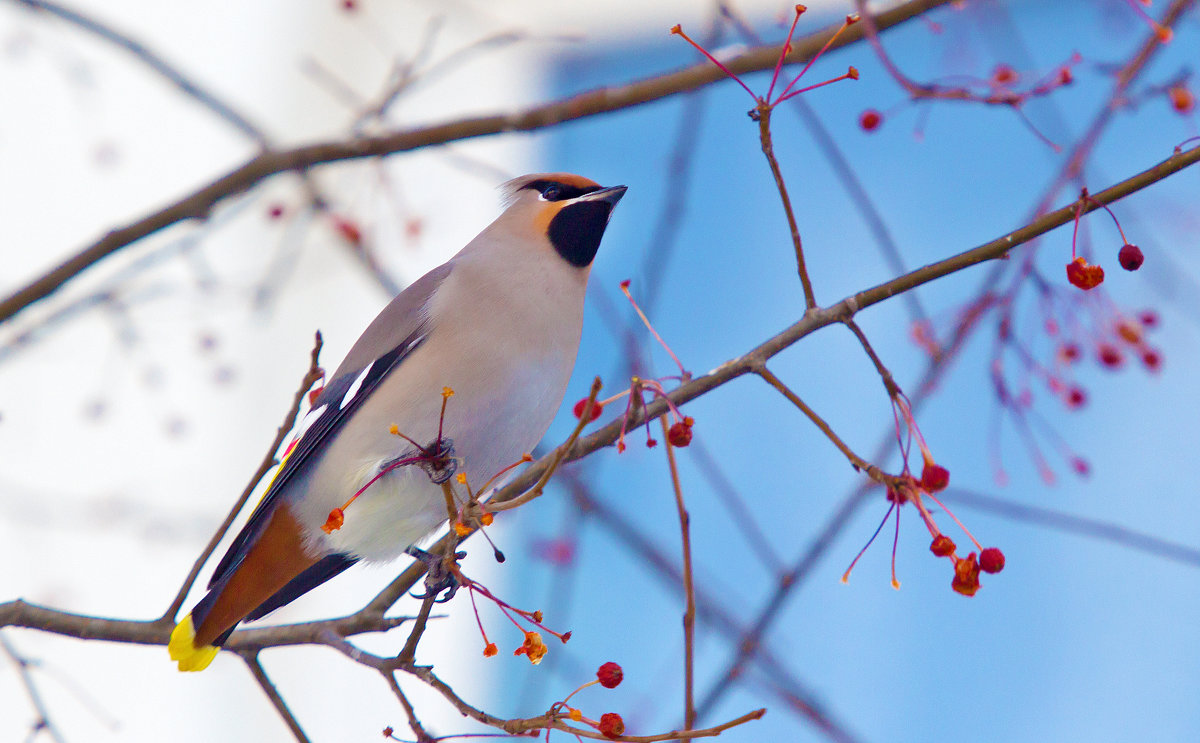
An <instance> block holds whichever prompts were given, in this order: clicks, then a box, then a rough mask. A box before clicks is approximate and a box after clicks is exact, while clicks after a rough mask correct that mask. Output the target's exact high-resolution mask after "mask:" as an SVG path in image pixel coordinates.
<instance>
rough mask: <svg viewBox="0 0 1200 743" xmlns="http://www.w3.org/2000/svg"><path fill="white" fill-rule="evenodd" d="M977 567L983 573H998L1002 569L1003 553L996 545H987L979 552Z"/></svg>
mask: <svg viewBox="0 0 1200 743" xmlns="http://www.w3.org/2000/svg"><path fill="white" fill-rule="evenodd" d="M979 569H980V570H982V571H983V572H985V573H999V572H1000V571H1001V570H1003V569H1004V553H1003V552H1001V551H1000V550H999V549H998V548H996V547H988V548H987V549H985V550H984V551H983V552H980V553H979Z"/></svg>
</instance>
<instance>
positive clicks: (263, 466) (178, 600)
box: [162, 330, 324, 621]
mask: <svg viewBox="0 0 1200 743" xmlns="http://www.w3.org/2000/svg"><path fill="white" fill-rule="evenodd" d="M322 345H324V341H323V340H322V339H321V331H319V330H318V331H317V333H316V336H315V337H314V339H313V349H312V353H311V354H310V355H309V362H308V371H306V372H305V373H304V378H303V379H302V380H300V389H298V390H296V396H295V398H294V399H293V400H292V406H291V408H289V409H288V414H287V416H286V417H285V418H284V419H283V423H281V424H280V425H279V428H278V430H276V431H275V440H274V441H272V442H271V445H270V446H269V447H268V448H267V453H266V455H265V456H264V457H263V460H262V462H261V463H260V464H259V465H258V469H257V470H256V471H255V472H254V475H252V476H251V478H250V482H249V483H247V484H246V488H245V489H244V490H242V494H241V495H240V496H238V499H237V501H236V502H235V503H234V504H233V508H231V509H229V514H228V515H226V516H225V521H223V522H222V523H221V525H220V526H219V527H217V531H216V533H215V534H213V536H212V539H210V540H208V545H207V546H205V548H204V551H203V552H201V553H200V556H199V557H198V558H196V562H195V563H193V564H192V569H191V570H190V571H189V572H188V574H187V577H186V578H184V580H183V585H182V586H180V587H179V592H178V593H177V594H176V595H175V599H174V600H173V601H172V602H171V605H170V606H168V607H167V610H166V611H165V612H164V613H163V616H162V619H163V620H169V621H174V620H175V615H176V614H178V613H179V609H180V607H182V606H183V602H184V601H185V600H186V599H187V595H188V592H189V591H191V590H192V584H194V583H195V582H196V578H197V576H199V575H200V570H201V569H203V567H204V563H206V562H208V558H210V557H212V553H213V552H214V551H215V550H216V549H217V545H218V544H220V543H221V540H222V539H224V537H225V533H226V532H228V531H229V527H230V526H232V525H233V522H234V520H235V519H237V516H238V514H239V513H241V511H242V508H243V507H244V506H245V505H246V501H248V500H249V499H250V495H251V494H252V493H254V489H255V488H256V487H258V483H259V481H261V480H262V479H263V477H265V476H266V474H267V473H268V472H270V471H271V468H272V467H274V466H275V465H277V464H279V462H278V460H276V459H275V453H276V452H278V451H279V447H280V446H281V445H282V444H283V440H284V438H285V437H287V435H288V432H289V431H291V430H292V426H294V425H295V424H296V416H297V415H299V414H300V405H301V403H302V402H303V400H304V394H305V393H306V392H308V390H309V388H310V387H312V386H313V384H315V383H316V381H317V380H318V379H320V378H321V377H322V376H323V375H324V372H323V371H321V366H320V363H319V360H318V357H319V356H320V354H321V346H322Z"/></svg>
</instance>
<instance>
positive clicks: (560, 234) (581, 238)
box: [497, 173, 625, 268]
mask: <svg viewBox="0 0 1200 743" xmlns="http://www.w3.org/2000/svg"><path fill="white" fill-rule="evenodd" d="M503 188H504V196H505V203H506V204H507V206H508V208H507V209H506V210H505V212H504V214H503V215H502V216H501V217H500V219H499V220H497V222H503V223H505V225H506V226H507V227H508V228H509V229H513V230H517V231H521V232H527V234H532V235H534V236H536V237H538V238H544V239H545V240H547V241H549V243H550V245H551V246H552V247H553V248H554V250H555V251H556V252H557V253H558V255H559V256H561V257H562V259H563V260H565V261H566V262H567V263H569V264H571V265H572V266H575V267H577V268H587V267H588V266H590V265H591V263H592V259H594V258H595V257H596V251H597V250H598V249H599V248H600V238H602V237H603V236H604V228H605V227H607V226H608V218H609V217H610V216H611V215H612V210H613V207H615V206H616V205H617V202H618V201H620V200H621V197H622V196H624V195H625V186H610V187H608V188H603V187H601V186H600V184H598V183H596V182H595V181H591V180H588V179H587V178H584V177H582V176H578V175H572V174H570V173H534V174H532V175H523V176H521V177H520V178H514V179H513V180H511V181H509V182H508V183H506V184H504V186H503Z"/></svg>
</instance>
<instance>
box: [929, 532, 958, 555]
mask: <svg viewBox="0 0 1200 743" xmlns="http://www.w3.org/2000/svg"><path fill="white" fill-rule="evenodd" d="M955 549H956V546H955V544H954V540H953V539H951V538H950V537H948V536H946V535H945V534H938V535H937V536H936V537H934V538H933V543H932V544H930V545H929V551H930V552H932V553H933V554H935V555H937V556H938V557H949V556H950V555H953V554H954V550H955Z"/></svg>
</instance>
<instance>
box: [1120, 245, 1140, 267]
mask: <svg viewBox="0 0 1200 743" xmlns="http://www.w3.org/2000/svg"><path fill="white" fill-rule="evenodd" d="M1145 259H1146V258H1145V256H1143V255H1142V249H1141V248H1139V247H1138V246H1136V245H1131V244H1129V243H1125V244H1124V245H1122V246H1121V250H1120V251H1118V252H1117V260H1118V261H1120V263H1121V268H1123V269H1125V270H1126V271H1136V270H1138V269H1139V268H1141V267H1142V261H1144V260H1145Z"/></svg>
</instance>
